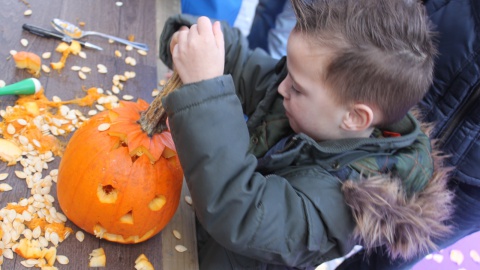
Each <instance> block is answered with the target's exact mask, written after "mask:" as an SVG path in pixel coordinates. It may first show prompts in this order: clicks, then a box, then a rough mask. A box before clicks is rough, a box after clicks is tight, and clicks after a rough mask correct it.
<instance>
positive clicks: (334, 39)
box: [291, 0, 436, 125]
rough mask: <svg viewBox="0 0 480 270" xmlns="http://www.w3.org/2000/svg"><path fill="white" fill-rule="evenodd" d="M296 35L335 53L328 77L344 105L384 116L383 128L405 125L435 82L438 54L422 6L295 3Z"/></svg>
mask: <svg viewBox="0 0 480 270" xmlns="http://www.w3.org/2000/svg"><path fill="white" fill-rule="evenodd" d="M291 1H292V6H293V8H294V11H295V14H296V17H297V24H296V26H295V28H294V31H299V32H301V33H303V34H305V36H308V37H309V39H310V41H311V42H313V44H315V45H317V44H318V45H319V46H327V47H329V49H333V51H334V55H333V56H332V58H331V62H330V64H329V66H328V67H327V69H326V74H321V76H324V79H325V82H326V83H327V85H329V86H330V87H331V89H334V92H335V93H333V94H334V96H335V98H336V99H337V101H339V102H341V103H342V104H349V103H355V102H362V103H366V104H368V105H370V106H373V107H375V108H377V109H378V110H380V112H381V114H382V116H381V119H382V123H381V125H386V124H390V123H393V122H395V121H398V120H400V119H401V118H403V117H404V116H405V114H406V113H407V111H408V110H409V109H410V108H411V107H412V106H414V105H415V104H416V103H418V102H419V101H420V99H421V98H422V97H423V96H424V94H425V93H426V91H427V90H428V89H429V86H430V84H431V82H432V73H433V61H434V59H433V58H434V57H435V54H436V49H435V47H434V45H433V41H432V32H431V31H430V27H429V23H428V17H427V15H426V12H425V10H424V7H423V5H422V4H421V3H420V2H418V1H417V0H291Z"/></svg>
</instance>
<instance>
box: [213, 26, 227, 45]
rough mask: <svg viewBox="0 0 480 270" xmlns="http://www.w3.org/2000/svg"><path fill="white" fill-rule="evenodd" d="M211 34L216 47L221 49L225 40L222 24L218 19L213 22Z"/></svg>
mask: <svg viewBox="0 0 480 270" xmlns="http://www.w3.org/2000/svg"><path fill="white" fill-rule="evenodd" d="M213 35H214V36H215V42H216V43H217V47H218V48H221V49H223V48H224V47H225V44H224V43H225V40H224V39H223V32H222V26H221V25H220V22H219V21H216V22H215V23H214V24H213Z"/></svg>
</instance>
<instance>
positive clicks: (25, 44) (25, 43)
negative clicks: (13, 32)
mask: <svg viewBox="0 0 480 270" xmlns="http://www.w3.org/2000/svg"><path fill="white" fill-rule="evenodd" d="M20 43H21V44H22V46H23V47H27V46H28V40H26V39H24V38H22V39H21V40H20Z"/></svg>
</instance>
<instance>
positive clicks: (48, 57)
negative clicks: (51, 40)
mask: <svg viewBox="0 0 480 270" xmlns="http://www.w3.org/2000/svg"><path fill="white" fill-rule="evenodd" d="M51 56H52V53H51V52H44V53H42V58H43V59H50V57H51Z"/></svg>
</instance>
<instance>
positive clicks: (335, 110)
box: [278, 31, 346, 141]
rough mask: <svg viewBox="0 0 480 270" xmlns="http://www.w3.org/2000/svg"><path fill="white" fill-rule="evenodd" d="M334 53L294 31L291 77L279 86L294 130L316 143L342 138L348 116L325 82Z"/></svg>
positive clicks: (289, 63)
mask: <svg viewBox="0 0 480 270" xmlns="http://www.w3.org/2000/svg"><path fill="white" fill-rule="evenodd" d="M331 53H332V52H331V50H328V49H325V48H322V47H320V46H312V43H310V41H308V40H307V39H306V38H305V36H304V34H302V33H299V32H296V31H292V33H291V35H290V37H289V40H288V45H287V68H288V75H287V77H286V78H285V80H283V82H282V83H281V84H280V86H279V87H278V92H279V93H280V94H281V95H282V96H283V97H284V101H283V105H284V107H285V110H286V114H287V117H288V119H289V122H290V126H291V127H292V129H293V130H294V131H295V132H296V133H305V134H307V135H308V136H310V137H311V138H313V139H314V140H317V141H324V140H332V139H340V138H342V130H341V128H340V125H341V121H342V117H343V116H344V114H345V113H346V107H345V106H342V105H338V104H337V102H336V101H335V100H334V98H333V96H332V95H331V94H330V93H331V91H332V89H327V86H326V85H325V83H324V79H323V78H324V72H325V68H326V65H327V63H328V57H329V56H330V55H331Z"/></svg>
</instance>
